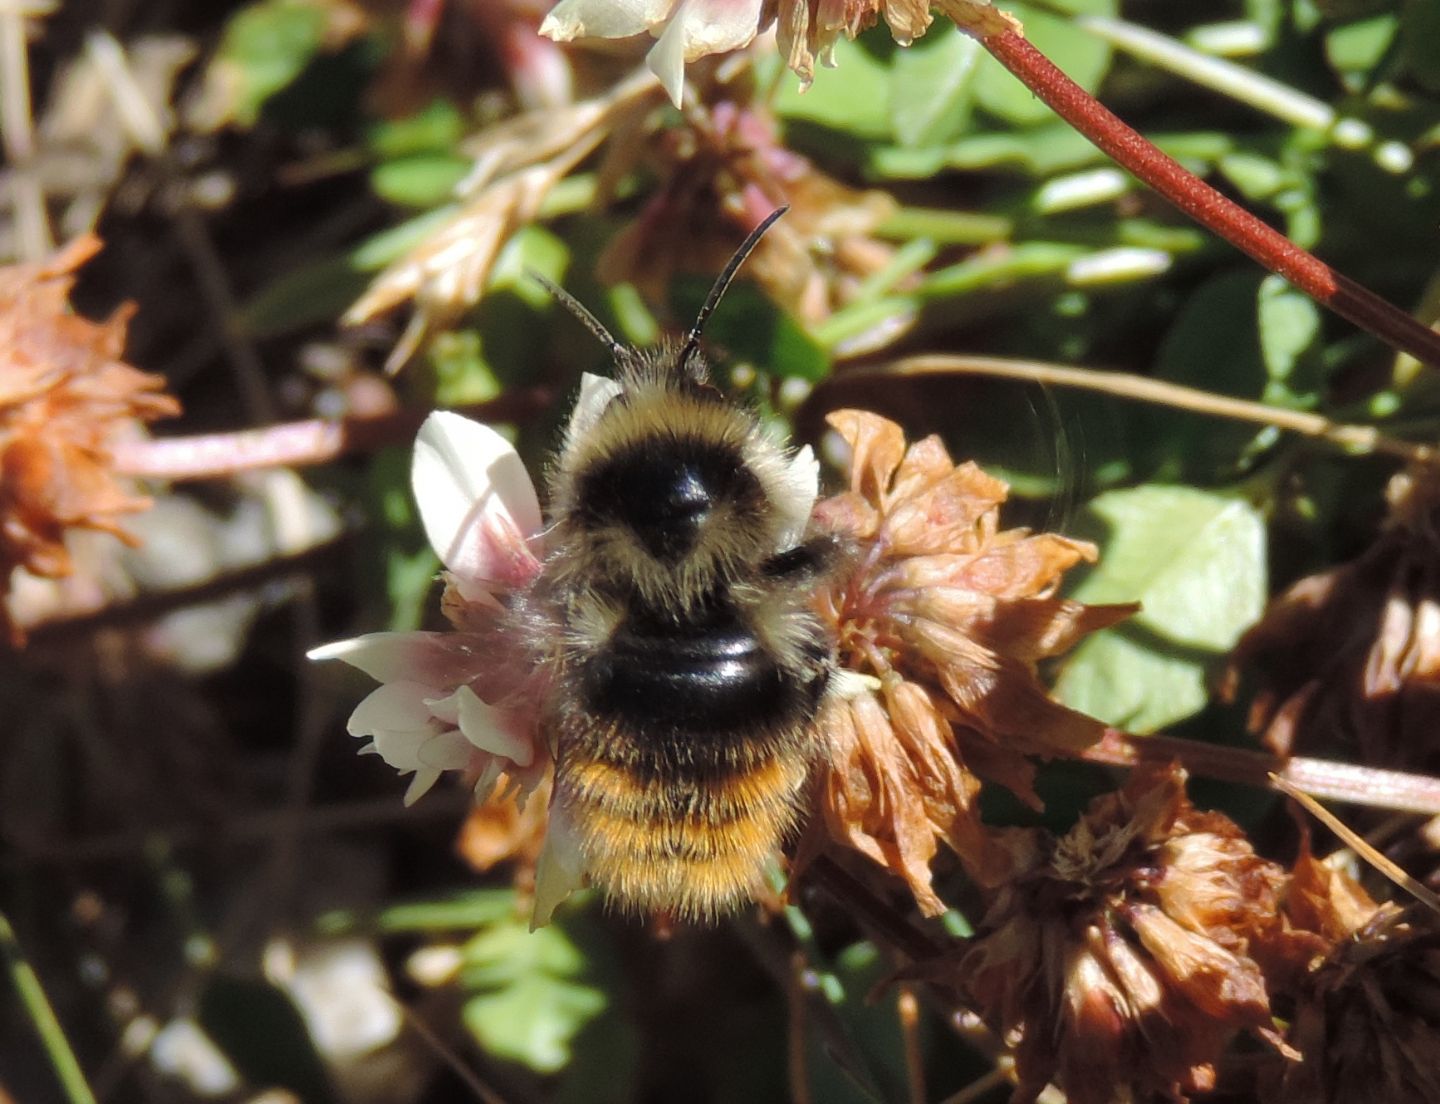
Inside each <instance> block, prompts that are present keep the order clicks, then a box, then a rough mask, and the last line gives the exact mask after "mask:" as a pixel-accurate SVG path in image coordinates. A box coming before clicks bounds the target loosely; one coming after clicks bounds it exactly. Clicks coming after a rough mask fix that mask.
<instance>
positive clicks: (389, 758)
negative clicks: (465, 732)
mask: <svg viewBox="0 0 1440 1104" xmlns="http://www.w3.org/2000/svg"><path fill="white" fill-rule="evenodd" d="M434 735H435V731H434V729H428V728H427V729H424V730H422V731H420V732H377V733H375V739H374V740H372V741H371V742H370V744H369V745H368V746H369V747H370V749H371V750H373V751H374V752H375V754H376V755H378V756H380V758H381V759H383V760H385V765H386V766H388V767H393V768H394V769H395V770H397V771H399V772H400V773H401V774H404V773H406V772H407V771H413V770H419V769H420V768H421V767H423V766H425V764H424V763H422V762H420V749H421V748H422V747H424V746H425V744H426V742H427V741H428V740H430V739H431V738H433V737H434Z"/></svg>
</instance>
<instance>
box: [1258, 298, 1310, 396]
mask: <svg viewBox="0 0 1440 1104" xmlns="http://www.w3.org/2000/svg"><path fill="white" fill-rule="evenodd" d="M1258 320H1259V323H1260V355H1261V357H1262V358H1263V359H1264V361H1265V371H1266V374H1267V375H1268V376H1269V377H1270V379H1269V382H1268V383H1267V384H1266V386H1265V391H1264V396H1263V397H1264V399H1265V401H1266V402H1268V403H1276V404H1282V405H1285V406H1294V407H1307V408H1308V407H1313V406H1315V405H1316V403H1318V401H1319V394H1318V392H1319V388H1320V385H1321V383H1322V380H1321V369H1322V362H1321V358H1320V354H1321V344H1320V339H1321V325H1322V320H1321V317H1320V308H1319V307H1318V306H1316V304H1315V300H1313V299H1311V298H1310V296H1308V295H1306V294H1304V293H1303V292H1301V291H1297V290H1296V289H1295V288H1294V287H1292V286H1291V285H1290V284H1289V283H1287V282H1286V281H1285V280H1283V279H1281V278H1280V277H1279V276H1267V277H1266V278H1265V279H1264V280H1263V281H1262V282H1261V284H1260V294H1259V299H1258Z"/></svg>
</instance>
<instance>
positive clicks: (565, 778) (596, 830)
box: [556, 756, 808, 918]
mask: <svg viewBox="0 0 1440 1104" xmlns="http://www.w3.org/2000/svg"><path fill="white" fill-rule="evenodd" d="M807 774H808V771H807V768H806V766H805V763H804V761H803V759H799V758H796V757H793V756H791V757H786V756H779V757H766V758H761V759H758V760H757V761H755V762H754V763H752V764H751V765H749V766H748V767H744V768H736V769H733V770H730V771H713V772H712V771H707V772H706V776H705V777H689V778H677V777H672V778H668V779H664V780H661V779H653V778H652V779H646V778H644V777H643V776H637V775H636V773H635V772H633V771H631V770H628V769H626V768H624V767H622V766H620V765H619V764H616V763H613V762H606V761H605V760H603V759H600V758H596V759H588V760H583V761H573V760H572V761H569V762H565V763H562V764H561V766H560V769H559V770H558V772H557V780H558V782H559V788H558V792H557V794H556V800H558V801H561V802H563V803H564V804H565V806H566V809H567V811H568V813H569V815H570V817H571V820H572V822H573V823H574V824H575V825H576V827H577V828H578V829H579V833H580V837H581V841H582V844H581V845H582V847H583V849H584V851H585V862H586V867H587V868H588V869H589V871H590V872H591V874H592V876H593V877H594V879H595V881H596V882H597V883H598V884H600V885H601V886H603V887H604V888H605V890H606V891H607V893H608V894H609V896H610V897H611V899H612V900H613V901H614V902H615V903H617V904H619V905H621V906H622V907H625V908H629V909H634V910H640V911H668V912H671V913H673V914H675V915H678V916H682V917H689V918H712V917H714V916H717V915H719V914H720V913H723V912H725V911H727V910H728V909H730V908H732V907H733V906H735V905H736V904H738V903H740V902H741V901H743V900H745V899H748V898H750V897H753V896H754V895H755V893H756V892H757V891H758V890H759V889H760V885H759V882H760V879H761V877H762V875H763V871H764V867H765V863H766V861H767V859H768V858H769V857H770V856H771V854H772V853H774V852H775V850H776V849H777V848H778V847H779V845H780V844H781V842H782V840H783V837H784V835H785V833H786V832H787V831H788V830H789V829H790V827H791V826H792V825H793V823H794V820H795V807H796V803H797V800H798V798H799V795H800V792H801V790H802V789H803V788H804V785H805V781H806V776H807Z"/></svg>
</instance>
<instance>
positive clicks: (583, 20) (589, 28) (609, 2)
mask: <svg viewBox="0 0 1440 1104" xmlns="http://www.w3.org/2000/svg"><path fill="white" fill-rule="evenodd" d="M674 6H675V0H560V3H558V4H556V5H555V7H554V8H552V9H551V11H550V14H549V15H547V16H546V17H545V21H544V22H543V23H541V24H540V33H541V34H542V35H544V36H545V37H546V38H553V39H554V40H555V41H556V42H569V41H571V40H572V39H576V38H629V37H630V36H631V35H635V34H639V33H640V32H641V31H648V30H650V29H651V28H652V27H658V26H659V25H660V24H661V23H663V22H664V21H665V20H666V19H668V18H669V17H670V10H671V9H672V8H673V7H674Z"/></svg>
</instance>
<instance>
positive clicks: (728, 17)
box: [540, 0, 765, 107]
mask: <svg viewBox="0 0 1440 1104" xmlns="http://www.w3.org/2000/svg"><path fill="white" fill-rule="evenodd" d="M764 7H765V3H764V0H560V3H558V4H556V5H555V7H554V8H553V9H552V10H551V11H550V14H549V15H547V16H546V17H545V21H544V22H543V23H542V24H540V33H541V34H543V35H545V36H547V37H549V38H553V39H554V40H555V41H556V42H570V41H572V40H573V39H577V38H629V37H630V36H631V35H638V34H642V33H648V34H649V35H651V36H652V37H653V38H654V39H655V40H656V41H655V45H654V46H653V47H651V49H650V52H649V53H648V54H646V55H645V64H646V65H648V66H649V67H650V71H651V72H652V73H654V74H655V76H656V77H658V78H659V80H660V84H661V85H662V86H663V87H664V89H665V91H666V92H668V93H669V94H670V99H671V101H672V102H673V103H674V104H675V106H676V107H679V106H680V97H681V93H682V90H683V89H684V87H685V63H686V62H687V61H697V60H698V59H700V58H702V57H706V56H707V55H709V54H723V53H725V52H727V51H729V50H738V49H740V48H741V47H742V46H748V45H749V44H750V42H751V40H752V39H754V37H755V35H756V33H757V32H758V31H759V29H760V25H761V19H762V15H763V9H764Z"/></svg>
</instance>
